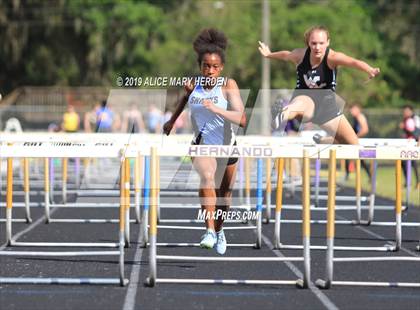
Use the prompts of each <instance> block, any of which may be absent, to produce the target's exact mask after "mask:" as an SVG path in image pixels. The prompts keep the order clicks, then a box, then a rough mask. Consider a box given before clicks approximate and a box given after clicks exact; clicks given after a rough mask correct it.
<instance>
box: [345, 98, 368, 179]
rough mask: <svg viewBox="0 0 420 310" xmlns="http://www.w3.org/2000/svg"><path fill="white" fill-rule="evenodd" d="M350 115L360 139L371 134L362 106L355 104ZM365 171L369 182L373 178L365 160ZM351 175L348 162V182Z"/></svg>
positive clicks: (347, 162) (363, 165)
mask: <svg viewBox="0 0 420 310" xmlns="http://www.w3.org/2000/svg"><path fill="white" fill-rule="evenodd" d="M350 114H351V116H352V118H353V124H352V127H353V130H354V132H355V133H356V135H357V137H358V138H363V137H365V136H366V135H367V134H368V132H369V125H368V121H367V118H366V116H365V115H364V114H363V112H362V107H361V106H360V104H358V103H355V104H353V105H352V106H351V107H350ZM360 163H361V165H362V167H363V169H365V171H366V173H367V175H368V177H369V180H370V178H371V176H370V169H369V166H368V165H367V164H366V162H365V161H364V160H361V161H360ZM349 175H350V160H348V159H347V160H346V180H348V178H349Z"/></svg>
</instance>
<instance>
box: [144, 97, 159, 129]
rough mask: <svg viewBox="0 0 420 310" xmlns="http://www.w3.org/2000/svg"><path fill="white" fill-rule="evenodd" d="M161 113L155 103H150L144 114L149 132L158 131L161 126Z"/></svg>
mask: <svg viewBox="0 0 420 310" xmlns="http://www.w3.org/2000/svg"><path fill="white" fill-rule="evenodd" d="M162 117H163V113H162V111H161V110H159V109H158V108H157V107H156V105H155V104H153V103H151V104H150V105H149V109H148V111H147V114H146V126H147V130H148V131H149V132H150V133H158V132H160V129H161V127H162Z"/></svg>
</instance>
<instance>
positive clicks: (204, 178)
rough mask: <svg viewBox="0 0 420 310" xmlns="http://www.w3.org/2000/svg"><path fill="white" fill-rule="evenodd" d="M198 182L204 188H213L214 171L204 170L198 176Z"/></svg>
mask: <svg viewBox="0 0 420 310" xmlns="http://www.w3.org/2000/svg"><path fill="white" fill-rule="evenodd" d="M200 183H201V186H202V187H203V186H204V187H205V188H210V187H211V188H214V186H215V182H214V173H211V172H204V173H202V174H201V176H200Z"/></svg>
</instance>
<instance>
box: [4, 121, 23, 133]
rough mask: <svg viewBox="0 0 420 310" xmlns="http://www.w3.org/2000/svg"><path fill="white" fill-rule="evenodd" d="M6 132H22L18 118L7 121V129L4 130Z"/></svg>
mask: <svg viewBox="0 0 420 310" xmlns="http://www.w3.org/2000/svg"><path fill="white" fill-rule="evenodd" d="M4 131H5V132H22V131H23V130H22V126H21V125H20V122H19V120H18V119H17V118H16V117H12V118H9V119H8V120H7V121H6V127H5V128H4Z"/></svg>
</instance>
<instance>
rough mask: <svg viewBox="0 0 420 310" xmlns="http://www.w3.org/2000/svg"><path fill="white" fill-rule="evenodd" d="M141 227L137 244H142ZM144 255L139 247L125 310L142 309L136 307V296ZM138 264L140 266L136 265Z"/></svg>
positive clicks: (126, 297)
mask: <svg viewBox="0 0 420 310" xmlns="http://www.w3.org/2000/svg"><path fill="white" fill-rule="evenodd" d="M138 226H139V233H138V238H137V244H140V243H141V236H142V231H141V230H142V229H141V227H142V226H141V225H138ZM142 255H143V248H141V247H137V250H136V252H135V254H134V259H133V268H132V269H131V273H130V282H129V284H128V289H127V293H126V295H125V299H124V306H123V310H133V309H140V308H139V307H140V305H137V306H136V295H137V290H138V286H139V282H140V269H141V257H142ZM136 262H138V264H136Z"/></svg>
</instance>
